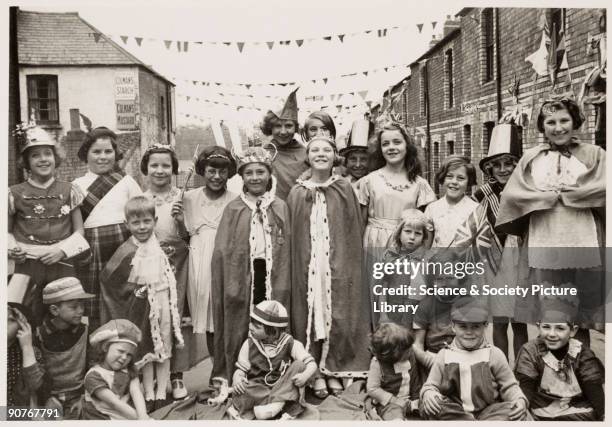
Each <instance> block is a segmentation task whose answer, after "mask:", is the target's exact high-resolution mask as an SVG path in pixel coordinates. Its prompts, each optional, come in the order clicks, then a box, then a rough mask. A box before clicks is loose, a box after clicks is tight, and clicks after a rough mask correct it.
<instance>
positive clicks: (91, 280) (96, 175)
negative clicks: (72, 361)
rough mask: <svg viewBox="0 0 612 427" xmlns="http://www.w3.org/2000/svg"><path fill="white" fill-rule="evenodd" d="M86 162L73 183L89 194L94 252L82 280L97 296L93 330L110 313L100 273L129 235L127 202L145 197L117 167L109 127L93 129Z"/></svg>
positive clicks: (86, 207) (90, 311)
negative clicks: (105, 305)
mask: <svg viewBox="0 0 612 427" xmlns="http://www.w3.org/2000/svg"><path fill="white" fill-rule="evenodd" d="M77 155H78V157H79V159H80V160H81V161H83V162H85V163H87V168H88V170H87V173H86V174H85V175H84V176H82V177H80V178H77V179H75V180H74V181H73V183H74V184H76V185H77V186H79V187H80V188H81V190H82V191H83V192H84V193H86V196H85V200H83V203H82V204H81V215H82V216H83V221H84V223H83V226H84V228H85V239H86V240H87V242H88V243H89V247H90V249H91V260H90V261H89V262H88V263H87V264H86V265H84V266H82V267H81V268H80V269H79V270H80V271H79V278H80V279H81V283H83V286H84V287H85V290H86V291H87V292H89V293H92V294H95V295H96V298H92V299H91V300H90V301H91V302H90V303H89V305H88V306H87V309H86V312H85V314H86V315H87V317H88V320H89V328H90V330H95V329H96V328H97V327H98V326H100V317H101V316H102V315H104V317H105V318H108V313H101V310H104V308H103V307H100V305H99V302H100V299H99V295H100V272H101V271H102V269H103V268H104V265H105V264H106V263H107V261H108V260H109V259H110V258H111V257H112V256H113V254H114V253H115V251H116V250H117V248H119V246H121V244H122V243H123V242H125V241H126V240H127V239H128V237H130V233H129V232H128V230H127V227H126V225H125V218H124V215H123V208H124V206H125V204H126V202H127V201H128V200H129V199H130V198H132V197H134V196H138V195H140V194H142V190H141V189H140V186H139V185H138V183H137V182H136V181H135V180H134V178H132V177H131V176H130V175H126V174H125V172H124V171H122V170H121V169H120V167H119V165H118V162H119V161H120V160H121V159H122V158H123V155H122V153H120V152H119V150H118V146H117V135H115V133H114V132H113V131H112V130H110V129H108V128H106V127H103V126H101V127H97V128H95V129H92V130H91V131H90V132H89V133H88V134H87V137H86V138H85V141H84V142H83V144H82V145H81V147H80V148H79V152H78V153H77Z"/></svg>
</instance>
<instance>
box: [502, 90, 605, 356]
mask: <svg viewBox="0 0 612 427" xmlns="http://www.w3.org/2000/svg"><path fill="white" fill-rule="evenodd" d="M583 122H584V116H583V115H582V113H581V111H580V108H579V106H578V105H577V104H576V102H575V101H573V100H572V99H569V98H562V99H550V100H547V101H545V102H544V103H543V104H542V107H541V108H540V113H539V114H538V119H537V126H538V130H539V131H540V132H542V133H543V134H544V142H542V143H540V144H538V145H537V146H535V147H533V148H532V149H530V150H527V151H526V152H525V154H524V155H523V157H522V158H521V159H520V160H519V162H518V164H517V165H516V168H515V169H514V172H513V174H512V176H511V177H510V179H509V180H508V183H507V184H506V186H505V188H504V191H503V193H502V197H501V203H500V206H499V215H498V217H497V222H496V230H499V231H501V232H503V233H508V234H514V235H519V236H523V237H524V243H523V246H525V247H526V249H527V250H526V251H524V252H525V253H526V257H523V258H522V259H521V261H522V263H521V265H520V266H522V267H523V268H522V269H521V270H522V271H526V272H527V274H528V277H527V278H526V279H524V278H523V279H520V280H521V281H522V282H523V283H525V281H526V282H527V285H528V286H529V285H530V284H546V285H548V286H559V285H561V284H568V283H569V284H571V285H572V286H574V287H575V288H576V289H577V290H578V296H579V298H580V305H579V314H578V319H577V323H578V325H579V326H580V328H581V329H579V330H578V333H577V335H576V338H577V339H579V340H580V341H582V342H583V343H584V344H585V345H589V342H590V339H589V331H588V329H587V328H596V329H599V328H603V321H604V318H603V304H604V286H603V272H602V269H603V267H602V261H603V254H602V251H601V249H602V247H603V246H604V244H603V236H604V235H605V233H604V226H603V221H604V220H605V206H606V154H605V151H604V150H603V149H602V148H600V147H598V146H596V145H593V144H587V143H581V142H579V141H578V140H577V138H576V137H575V136H574V134H575V132H576V130H577V129H579V128H580V126H581V125H582V123H583ZM527 267H528V268H527ZM537 307H538V301H537V299H535V297H534V296H533V295H532V296H531V298H520V299H518V300H517V301H516V304H515V318H517V320H519V321H524V322H526V323H533V322H535V320H537V319H536V318H535V317H536V314H537Z"/></svg>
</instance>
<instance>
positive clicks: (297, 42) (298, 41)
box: [295, 40, 304, 47]
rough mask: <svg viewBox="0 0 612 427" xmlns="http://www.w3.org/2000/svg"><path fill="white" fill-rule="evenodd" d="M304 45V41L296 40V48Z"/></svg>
mask: <svg viewBox="0 0 612 427" xmlns="http://www.w3.org/2000/svg"><path fill="white" fill-rule="evenodd" d="M303 43H304V40H296V41H295V44H297V45H298V47H302V44H303Z"/></svg>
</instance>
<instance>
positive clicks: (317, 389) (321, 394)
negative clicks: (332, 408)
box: [312, 378, 329, 399]
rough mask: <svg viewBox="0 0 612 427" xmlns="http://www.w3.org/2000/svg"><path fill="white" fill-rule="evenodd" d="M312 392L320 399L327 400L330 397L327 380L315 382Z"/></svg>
mask: <svg viewBox="0 0 612 427" xmlns="http://www.w3.org/2000/svg"><path fill="white" fill-rule="evenodd" d="M312 392H313V393H314V395H315V396H316V397H317V398H319V399H325V398H326V397H327V396H329V392H328V391H327V383H326V382H325V378H317V379H316V380H315V381H314V384H313V386H312Z"/></svg>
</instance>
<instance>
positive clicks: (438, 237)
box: [425, 196, 478, 248]
mask: <svg viewBox="0 0 612 427" xmlns="http://www.w3.org/2000/svg"><path fill="white" fill-rule="evenodd" d="M477 206H478V203H477V202H475V201H474V200H472V199H470V198H469V197H467V196H464V197H463V198H462V199H461V200H460V201H459V202H458V203H455V204H454V205H451V204H449V203H448V200H446V196H443V197H442V198H440V199H438V200H436V201H435V202H433V203H430V204H429V205H427V208H426V209H425V215H426V216H427V217H428V218H430V219H431V220H432V221H433V224H434V239H433V244H432V245H431V247H432V248H447V247H448V246H449V245H450V244H451V242H452V241H453V239H454V238H455V235H456V234H457V229H458V228H459V226H460V225H461V224H463V223H464V222H465V220H467V219H468V217H469V216H470V214H471V213H472V212H473V211H474V209H476V207H477Z"/></svg>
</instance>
